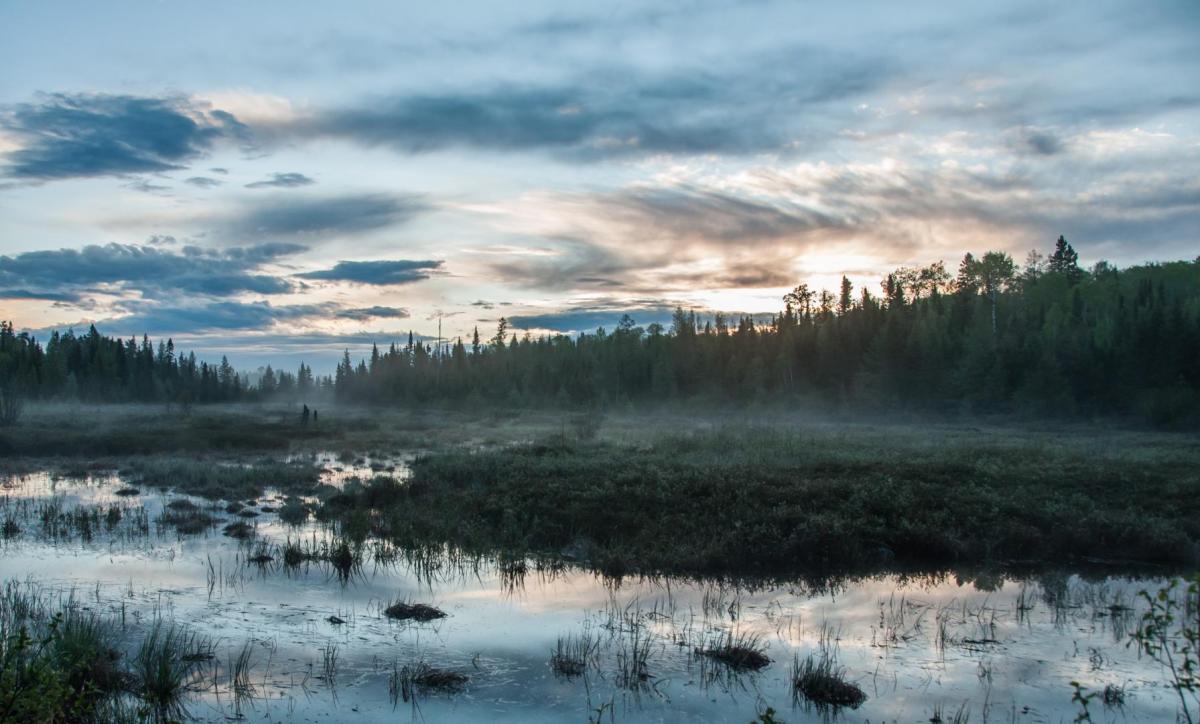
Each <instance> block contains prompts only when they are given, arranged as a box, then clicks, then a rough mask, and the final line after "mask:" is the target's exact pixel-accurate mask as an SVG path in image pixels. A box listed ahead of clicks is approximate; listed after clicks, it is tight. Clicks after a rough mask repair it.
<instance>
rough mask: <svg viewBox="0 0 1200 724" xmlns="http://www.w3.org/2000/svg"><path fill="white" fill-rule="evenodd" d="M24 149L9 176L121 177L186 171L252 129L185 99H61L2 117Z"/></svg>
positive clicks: (10, 161) (15, 154)
mask: <svg viewBox="0 0 1200 724" xmlns="http://www.w3.org/2000/svg"><path fill="white" fill-rule="evenodd" d="M0 128H3V130H5V131H7V132H9V133H10V134H12V135H14V136H15V137H16V138H17V139H18V140H19V141H20V143H21V147H20V148H18V149H17V150H15V151H12V152H10V153H9V154H8V155H7V165H6V167H5V169H4V171H5V173H6V175H8V176H11V177H15V178H22V179H31V180H53V179H64V178H76V177H89V176H114V175H116V176H119V175H125V174H132V173H153V172H161V171H171V170H176V169H179V168H183V167H184V165H186V164H187V162H189V161H191V160H193V159H195V158H197V157H199V156H201V155H203V154H204V153H205V152H207V151H208V149H209V148H210V147H211V146H212V144H213V141H214V140H215V139H217V138H218V137H220V136H222V135H229V134H232V135H235V136H236V135H241V134H243V132H244V126H242V124H240V123H238V122H237V120H236V119H235V118H233V116H231V115H230V114H228V113H224V112H221V111H206V110H205V109H203V108H201V107H198V106H196V105H195V104H193V103H192V102H191V101H189V100H187V99H185V98H179V97H168V98H146V97H136V96H126V95H100V94H96V95H91V94H68V93H54V94H47V95H43V96H40V97H39V98H38V99H37V101H35V102H33V103H22V104H18V105H15V106H11V107H9V108H8V109H7V112H5V113H3V114H0Z"/></svg>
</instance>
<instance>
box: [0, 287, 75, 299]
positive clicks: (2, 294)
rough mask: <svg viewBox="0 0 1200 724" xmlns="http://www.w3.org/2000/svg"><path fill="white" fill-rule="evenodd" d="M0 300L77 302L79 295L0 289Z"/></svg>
mask: <svg viewBox="0 0 1200 724" xmlns="http://www.w3.org/2000/svg"><path fill="white" fill-rule="evenodd" d="M0 299H38V300H45V301H49V302H77V301H79V295H78V294H74V293H71V292H48V291H41V290H36V291H35V290H32V289H0Z"/></svg>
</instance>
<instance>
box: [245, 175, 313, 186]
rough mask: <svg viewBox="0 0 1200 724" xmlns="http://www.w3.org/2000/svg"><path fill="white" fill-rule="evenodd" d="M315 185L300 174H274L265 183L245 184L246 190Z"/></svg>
mask: <svg viewBox="0 0 1200 724" xmlns="http://www.w3.org/2000/svg"><path fill="white" fill-rule="evenodd" d="M315 183H316V181H313V180H312V179H311V178H309V177H308V176H305V175H304V174H302V173H294V172H289V173H274V174H271V178H270V179H268V180H266V181H255V182H254V183H249V184H246V188H248V189H266V188H280V189H294V188H297V187H299V186H311V185H312V184H315Z"/></svg>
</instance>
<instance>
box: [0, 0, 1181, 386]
mask: <svg viewBox="0 0 1200 724" xmlns="http://www.w3.org/2000/svg"><path fill="white" fill-rule="evenodd" d="M501 5H504V6H503V7H501ZM335 8H336V9H335ZM0 68H3V69H4V70H3V71H2V72H0V318H7V319H11V320H12V321H14V322H15V324H16V326H17V328H18V329H21V330H29V331H32V332H33V333H34V334H36V335H37V336H38V337H39V338H44V337H45V336H47V335H48V333H49V331H50V330H53V329H67V328H74V329H76V330H85V329H86V327H87V325H88V324H92V323H95V324H96V325H97V327H98V328H99V329H100V330H101V331H102V332H104V333H106V334H113V335H122V336H128V335H138V336H140V335H142V334H148V335H150V336H151V337H152V338H155V339H158V338H162V337H172V338H173V339H174V340H175V342H176V345H177V346H182V347H184V348H186V349H193V350H195V351H197V354H198V355H199V356H201V357H209V358H211V357H214V356H217V355H221V354H225V355H228V356H229V358H230V360H231V362H233V363H234V365H235V366H236V367H238V368H240V369H248V370H249V369H253V368H255V367H257V366H259V365H262V364H264V363H266V362H268V361H270V362H273V363H274V364H275V365H276V366H283V367H287V368H292V367H294V366H295V365H296V364H298V363H299V361H301V360H305V361H307V362H308V363H309V364H311V365H312V366H313V367H314V368H315V369H316V370H317V371H318V372H323V371H329V370H330V369H331V368H332V366H333V364H334V363H335V361H336V359H338V358H339V357H340V355H341V350H342V349H349V350H351V353H352V355H353V356H355V357H358V356H360V355H361V354H363V353H364V350H369V346H370V345H371V344H372V343H373V342H374V343H379V344H380V345H381V346H382V345H386V344H390V343H391V342H393V341H400V342H403V341H405V340H406V338H407V335H408V332H409V331H410V330H411V331H413V332H414V333H415V334H416V335H417V337H418V338H430V339H433V338H436V337H437V334H438V329H439V324H440V326H441V331H442V334H443V336H445V337H447V338H454V337H458V336H462V337H464V338H469V336H470V334H471V331H472V329H473V328H475V327H478V328H479V330H480V334H481V336H483V337H484V338H487V337H490V336H491V334H492V333H493V331H494V329H495V326H496V324H497V321H498V320H499V318H500V317H502V316H503V317H506V318H508V319H509V320H510V321H511V324H512V327H513V328H515V329H517V330H528V331H530V332H531V333H533V334H535V335H538V334H544V333H549V332H565V333H574V332H579V331H586V330H593V329H595V328H596V327H599V326H606V327H609V328H611V327H613V326H614V325H615V323H616V321H617V320H618V319H619V318H620V317H621V315H622V314H625V313H628V314H630V315H631V316H633V318H634V319H635V320H636V321H637V322H639V323H640V324H649V323H652V322H666V321H667V320H668V319H669V316H670V312H671V310H672V309H673V308H674V307H675V306H683V307H686V308H689V309H694V310H696V311H697V312H699V313H701V314H709V313H712V312H715V311H724V312H728V313H765V312H773V311H776V310H778V309H779V308H780V307H781V306H782V302H781V297H782V296H783V294H784V293H786V292H787V291H788V290H789V289H791V288H792V287H794V286H795V285H797V284H799V283H801V282H803V283H807V284H809V285H810V286H814V287H817V288H820V287H828V288H830V289H835V288H836V287H837V285H838V282H839V280H840V278H841V276H842V275H843V274H844V275H846V276H847V277H848V278H850V280H851V281H852V282H853V283H854V284H855V286H856V288H862V287H864V286H865V287H867V288H869V289H871V290H872V291H876V292H877V291H878V289H879V280H880V278H881V277H882V276H883V275H884V274H886V273H887V272H888V271H890V270H892V269H894V268H897V267H901V266H914V265H924V264H928V263H930V262H933V261H936V260H944V261H945V262H946V263H947V267H948V268H950V269H953V268H954V267H955V266H956V265H957V261H958V259H960V258H961V257H962V255H963V254H964V253H965V252H968V251H973V252H976V253H980V252H983V251H987V250H1003V251H1007V252H1009V253H1011V254H1012V255H1013V256H1014V258H1015V259H1016V260H1017V261H1018V263H1020V262H1021V261H1022V260H1023V259H1024V257H1025V255H1026V253H1027V252H1028V251H1029V250H1030V249H1035V248H1036V249H1039V250H1042V251H1046V250H1048V249H1049V248H1051V247H1052V245H1053V242H1054V240H1055V239H1056V238H1057V236H1058V235H1059V234H1064V235H1065V236H1066V237H1067V239H1068V241H1070V242H1071V243H1072V244H1073V245H1074V247H1075V248H1076V249H1077V250H1078V251H1079V253H1080V258H1081V261H1083V262H1085V263H1087V264H1090V263H1093V262H1095V261H1098V260H1101V259H1104V260H1108V261H1110V262H1112V263H1115V264H1117V265H1118V266H1124V265H1131V264H1137V263H1143V262H1146V261H1155V260H1157V261H1162V260H1173V259H1185V258H1186V259H1190V258H1195V257H1196V256H1197V254H1198V253H1200V241H1198V238H1197V237H1198V233H1197V232H1198V231H1200V80H1198V79H1200V3H1197V2H1195V1H1194V0H1187V1H1183V2H1171V1H1170V0H1162V1H1161V2H1150V3H1146V2H1064V3H1044V2H1009V3H995V2H986V3H969V2H968V3H952V4H951V3H941V2H938V3H921V2H905V3H895V2H879V3H869V2H862V3H845V2H842V3H796V2H790V1H789V2H771V1H769V0H764V1H762V2H756V1H755V2H672V3H652V2H631V3H594V2H588V3H569V2H561V1H557V2H520V3H507V4H499V3H492V2H481V3H397V2H394V1H390V2H348V3H342V4H337V5H336V6H335V5H334V4H331V3H299V2H295V1H294V0H293V1H292V2H271V1H267V0H258V1H256V2H253V3H244V2H223V1H221V0H217V1H214V2H205V3H180V2H166V1H159V2H112V3H95V2H54V1H52V0H47V1H45V2H33V1H32V0H0Z"/></svg>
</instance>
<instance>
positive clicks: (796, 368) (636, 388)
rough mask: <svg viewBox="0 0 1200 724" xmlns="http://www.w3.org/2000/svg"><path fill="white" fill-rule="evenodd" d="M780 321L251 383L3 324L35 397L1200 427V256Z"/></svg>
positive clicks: (424, 355) (935, 277)
mask: <svg viewBox="0 0 1200 724" xmlns="http://www.w3.org/2000/svg"><path fill="white" fill-rule="evenodd" d="M782 301H783V309H782V311H781V312H779V313H778V314H776V315H774V316H773V317H772V318H771V320H770V321H769V322H767V323H762V322H756V321H755V320H754V319H753V318H751V317H748V316H747V317H741V318H738V319H731V318H728V317H726V316H724V315H721V314H717V315H715V316H714V317H712V318H710V319H704V320H701V319H700V318H698V317H697V316H696V314H695V313H694V312H692V311H687V310H684V309H677V310H676V311H675V315H674V321H673V323H672V325H671V326H670V328H665V327H663V326H662V325H660V324H650V325H648V326H646V327H641V326H638V324H637V323H636V321H635V320H633V319H632V318H630V317H628V316H626V317H625V318H624V319H622V320H621V321H620V323H619V324H618V325H617V327H616V328H615V329H612V330H605V329H598V330H596V331H595V332H593V333H587V334H580V335H578V336H576V337H569V336H566V335H555V336H542V337H538V338H534V337H532V336H531V335H529V334H528V333H526V334H524V335H522V334H517V333H514V332H513V331H512V330H510V329H509V328H508V325H507V322H506V320H504V319H501V320H500V322H499V326H498V328H497V329H496V330H495V332H494V333H493V334H492V335H491V336H490V338H488V339H481V338H480V335H479V332H478V330H476V331H475V334H474V335H473V337H472V339H470V340H468V341H466V342H464V341H463V340H461V339H459V340H457V341H455V342H454V343H453V344H449V345H446V346H445V347H444V348H434V347H432V346H430V345H427V344H423V343H414V342H413V341H412V337H411V334H410V337H409V342H408V344H405V345H401V346H397V345H395V344H393V345H391V346H390V347H389V348H387V349H384V350H380V349H378V348H375V349H373V350H372V353H371V356H370V359H362V360H360V361H358V362H357V363H355V362H353V361H352V360H351V358H350V355H349V353H348V352H347V353H346V354H345V355H344V357H343V359H342V361H341V363H340V364H339V365H338V367H337V372H336V374H335V375H333V376H332V377H324V378H315V377H314V376H313V374H312V370H311V369H310V368H308V367H307V366H304V365H301V367H300V369H299V370H298V371H297V372H296V373H290V372H281V371H277V370H274V369H272V368H270V367H268V368H266V371H265V373H264V374H261V375H257V377H258V379H257V380H255V381H254V383H253V384H248V383H247V382H246V380H245V379H243V378H242V377H241V376H240V375H239V374H238V373H236V372H235V371H234V370H233V368H232V367H231V366H230V365H229V363H228V361H226V360H224V359H223V360H222V362H221V363H220V364H219V365H210V364H207V363H204V362H197V361H196V358H195V355H194V354H188V355H186V356H183V355H177V353H176V351H175V349H174V345H173V343H172V342H171V341H170V340H168V341H167V342H165V343H159V344H158V346H157V347H155V346H154V345H153V344H152V343H151V341H150V340H149V339H147V338H145V337H143V338H142V340H141V341H140V342H138V341H137V340H136V339H130V340H125V341H122V340H119V339H111V338H108V337H104V336H102V335H100V334H99V333H98V332H97V330H96V329H95V328H94V327H93V328H91V329H89V330H88V332H87V333H86V334H83V335H75V334H73V333H71V332H67V333H65V334H59V333H57V332H56V333H54V334H52V335H51V337H50V339H49V341H48V342H47V343H46V346H45V349H44V350H43V348H42V347H41V345H40V344H39V343H38V342H37V341H36V340H34V339H32V338H31V337H30V336H28V335H26V334H19V335H18V334H14V331H13V327H12V324H11V323H7V324H4V325H3V326H2V327H0V385H3V386H5V387H6V388H8V389H19V390H20V391H21V392H22V393H23V394H24V395H26V396H28V397H34V398H47V399H54V398H79V399H84V400H99V401H177V402H181V403H189V402H218V401H229V400H248V399H264V398H271V397H276V398H296V397H300V398H303V397H305V396H307V395H309V394H311V393H314V392H316V391H320V390H325V391H327V392H329V393H331V394H333V395H335V396H336V398H337V399H339V400H344V401H348V402H357V403H364V404H399V405H418V404H426V403H455V404H458V403H462V404H467V405H472V404H480V405H482V404H494V405H506V406H516V407H520V406H560V407H607V406H613V405H621V406H624V405H631V404H632V405H635V406H636V405H640V404H643V403H648V402H655V403H656V402H673V401H688V402H704V403H717V404H722V403H731V402H732V403H744V402H764V403H766V402H772V403H782V404H796V405H800V404H807V403H812V404H821V405H830V404H832V405H835V406H841V407H847V408H854V409H868V408H871V409H880V410H888V409H898V408H899V409H911V410H918V411H927V412H976V413H1023V414H1049V415H1054V416H1085V417H1091V416H1109V415H1118V416H1131V417H1136V418H1140V419H1143V420H1145V421H1147V422H1150V423H1152V424H1160V425H1184V426H1193V425H1197V424H1200V412H1198V408H1200V258H1197V259H1196V260H1194V261H1179V262H1168V263H1161V264H1146V265H1142V266H1134V267H1130V268H1127V269H1117V268H1116V267H1114V266H1112V265H1110V264H1108V263H1106V262H1100V263H1098V264H1096V265H1095V266H1094V267H1093V268H1092V269H1091V270H1084V269H1082V268H1080V266H1079V264H1078V256H1077V254H1076V252H1075V250H1074V249H1073V248H1072V247H1071V245H1070V244H1069V243H1068V242H1067V241H1066V240H1065V239H1063V238H1062V237H1060V238H1059V239H1058V242H1057V243H1056V245H1055V247H1054V249H1053V251H1052V253H1051V254H1050V255H1049V256H1043V255H1041V254H1038V253H1037V252H1030V254H1029V256H1028V258H1027V259H1026V261H1025V264H1024V265H1023V266H1022V267H1018V265H1017V264H1016V263H1015V262H1014V261H1013V259H1012V257H1010V256H1009V255H1008V254H1006V253H1003V252H996V251H991V252H987V253H986V254H983V255H982V256H980V257H975V256H973V255H971V254H967V255H966V256H965V257H964V258H963V260H962V262H961V263H960V264H959V267H958V269H957V270H956V273H951V272H950V271H949V270H947V269H946V268H945V266H944V264H943V263H942V262H935V263H933V264H931V265H929V266H926V267H923V268H902V269H897V270H896V271H895V272H893V273H891V274H888V275H887V277H886V278H885V279H884V280H883V282H882V284H881V286H880V289H879V291H878V292H872V290H870V289H860V290H856V289H854V288H853V286H852V284H851V283H850V281H849V280H847V279H845V278H843V279H842V284H841V288H840V289H838V290H837V291H836V292H830V291H827V290H819V291H818V290H814V289H810V288H809V287H807V286H806V285H803V284H801V285H800V286H798V287H796V288H795V289H794V290H792V291H791V292H790V293H788V294H787V295H786V296H785V297H784V298H783V300H782Z"/></svg>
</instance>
